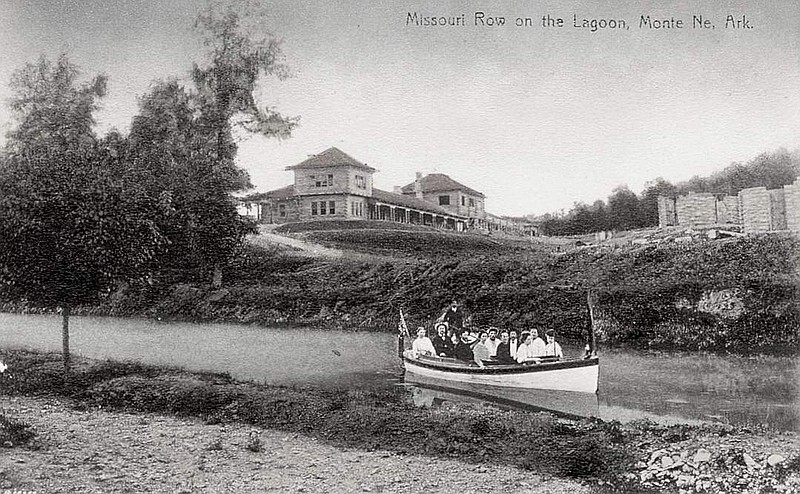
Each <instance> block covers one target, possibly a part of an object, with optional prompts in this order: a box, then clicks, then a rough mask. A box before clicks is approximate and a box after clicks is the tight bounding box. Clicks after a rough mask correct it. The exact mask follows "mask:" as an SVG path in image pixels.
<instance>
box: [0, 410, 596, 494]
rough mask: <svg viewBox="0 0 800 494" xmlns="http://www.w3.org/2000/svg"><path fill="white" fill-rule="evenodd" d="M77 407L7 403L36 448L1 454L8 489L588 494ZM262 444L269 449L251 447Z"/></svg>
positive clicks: (454, 465)
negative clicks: (29, 431) (33, 434)
mask: <svg viewBox="0 0 800 494" xmlns="http://www.w3.org/2000/svg"><path fill="white" fill-rule="evenodd" d="M75 405H76V403H74V402H72V401H70V400H61V399H53V398H35V397H10V398H9V397H3V398H2V406H3V408H4V409H5V412H6V414H7V416H9V417H10V418H13V419H17V420H21V421H24V422H27V423H30V424H31V425H32V426H33V427H34V429H35V430H36V431H37V433H38V436H37V439H36V440H35V443H34V446H35V447H36V448H38V449H31V448H14V449H4V450H0V489H16V490H18V491H20V490H22V491H33V492H36V493H51V492H52V493H63V492H85V493H109V492H131V493H136V492H172V493H185V494H189V493H195V492H209V493H216V492H276V493H277V492H308V493H312V492H319V493H329V492H397V493H401V492H402V493H406V492H438V493H466V492H520V493H524V492H537V493H554V494H555V493H588V492H592V489H591V488H590V487H588V486H587V485H584V484H582V483H579V482H576V481H571V480H566V479H559V478H552V477H544V476H541V475H537V474H535V473H533V472H530V471H524V470H520V469H517V468H514V467H510V466H504V465H497V464H487V465H478V466H476V465H474V464H469V463H464V462H461V461H458V460H455V459H439V458H430V457H425V456H418V455H403V454H397V453H391V452H383V451H363V450H351V449H342V448H337V447H334V446H330V445H327V444H324V443H323V442H320V441H318V440H316V439H314V438H310V437H307V436H304V435H300V434H296V433H286V432H280V431H274V430H266V429H263V428H259V427H254V426H249V425H243V424H224V425H220V424H217V425H209V424H206V423H203V422H202V421H201V420H199V419H189V418H175V417H168V416H163V415H157V414H153V413H131V412H119V411H110V410H105V409H99V408H92V409H88V410H79V409H76V408H75ZM255 438H257V441H258V442H260V445H261V448H262V451H251V450H250V449H248V444H252V443H253V441H256V439H255Z"/></svg>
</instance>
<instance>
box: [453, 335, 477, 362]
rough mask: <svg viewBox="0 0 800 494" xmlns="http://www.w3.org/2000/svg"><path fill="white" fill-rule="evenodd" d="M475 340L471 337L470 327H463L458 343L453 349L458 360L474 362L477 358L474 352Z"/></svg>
mask: <svg viewBox="0 0 800 494" xmlns="http://www.w3.org/2000/svg"><path fill="white" fill-rule="evenodd" d="M475 341H476V340H473V339H472V338H470V336H469V330H468V329H462V330H461V337H460V338H459V339H458V343H457V344H456V347H455V349H454V350H453V355H455V357H456V358H457V359H458V360H463V361H465V362H472V361H473V359H474V358H475V356H474V355H473V354H472V345H474V344H475Z"/></svg>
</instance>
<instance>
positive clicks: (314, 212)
mask: <svg viewBox="0 0 800 494" xmlns="http://www.w3.org/2000/svg"><path fill="white" fill-rule="evenodd" d="M316 215H317V203H316V202H312V203H311V216H316Z"/></svg>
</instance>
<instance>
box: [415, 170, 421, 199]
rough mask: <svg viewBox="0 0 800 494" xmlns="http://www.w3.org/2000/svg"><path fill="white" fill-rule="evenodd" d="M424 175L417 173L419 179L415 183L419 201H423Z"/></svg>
mask: <svg viewBox="0 0 800 494" xmlns="http://www.w3.org/2000/svg"><path fill="white" fill-rule="evenodd" d="M421 182H422V173H421V172H417V179H416V180H415V181H414V195H416V196H417V199H422V183H421Z"/></svg>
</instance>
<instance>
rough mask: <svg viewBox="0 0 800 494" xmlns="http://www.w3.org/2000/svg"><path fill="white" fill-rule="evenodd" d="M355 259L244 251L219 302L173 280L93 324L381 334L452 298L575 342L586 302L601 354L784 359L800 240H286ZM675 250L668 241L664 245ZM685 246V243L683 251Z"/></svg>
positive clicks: (427, 317)
mask: <svg viewBox="0 0 800 494" xmlns="http://www.w3.org/2000/svg"><path fill="white" fill-rule="evenodd" d="M291 235H292V236H299V237H302V238H305V239H314V240H316V241H319V242H321V243H325V244H327V245H328V246H333V247H336V248H337V249H344V250H350V251H355V252H362V253H364V252H369V253H370V254H381V256H380V259H383V260H380V261H379V260H375V259H374V258H369V259H368V260H364V259H367V258H362V259H351V258H348V257H346V256H345V257H343V258H329V257H309V256H302V255H298V253H297V252H296V251H294V250H292V249H287V248H284V247H276V248H264V247H263V246H260V247H254V246H251V247H250V248H249V249H248V250H247V252H246V254H245V255H244V256H242V258H241V259H240V260H239V262H238V263H237V264H236V265H234V266H230V267H229V269H228V270H227V274H226V284H225V287H224V288H223V289H221V290H212V289H211V288H210V287H209V286H207V285H202V284H196V283H191V282H189V281H186V282H184V283H181V284H170V283H163V284H159V283H155V284H153V285H148V286H142V287H131V288H129V289H128V291H127V292H126V293H125V294H124V295H123V296H119V295H118V296H116V297H113V300H112V299H109V301H108V303H106V304H105V305H104V306H103V307H101V308H100V310H99V311H100V313H104V314H117V315H145V316H158V317H162V318H174V319H184V320H202V321H235V322H242V323H255V324H276V323H279V324H308V325H315V326H325V327H338V328H354V329H374V330H380V331H395V329H396V326H397V315H398V313H399V310H400V308H403V310H404V311H405V313H406V315H407V317H408V319H409V324H412V325H416V324H423V323H430V322H431V321H432V320H433V319H434V318H435V317H437V316H438V314H439V311H440V310H441V309H442V308H443V307H445V305H446V304H447V302H448V301H449V300H450V299H452V298H457V299H460V300H462V301H463V302H464V304H465V306H466V308H467V309H468V311H469V312H471V313H472V314H473V321H474V323H475V324H477V325H479V326H487V325H495V326H500V327H507V328H517V329H522V328H526V327H530V326H538V327H540V328H553V329H555V330H557V331H558V333H559V334H560V335H561V336H562V337H563V338H573V339H583V338H585V337H586V330H587V328H588V326H589V318H588V313H587V310H586V292H587V291H588V290H592V291H593V292H595V293H596V294H597V306H596V309H597V311H596V313H597V314H596V315H597V319H596V329H597V330H598V332H599V335H600V337H601V338H602V339H604V340H605V341H608V342H634V343H637V344H640V345H645V346H659V347H671V348H687V349H715V350H735V351H750V350H757V351H798V350H800V344H799V340H800V339H799V338H798V334H797V333H798V332H797V329H796V328H798V327H800V308H799V306H798V303H797V301H798V300H800V298H799V296H800V289H799V288H798V287H799V286H800V276H799V275H798V266H800V242H798V239H797V238H796V237H792V236H788V235H779V234H775V235H765V236H759V237H742V238H727V239H720V240H713V241H712V240H708V239H707V238H706V237H705V236H703V235H699V234H697V233H695V234H694V237H691V236H689V235H687V234H686V233H685V232H677V231H675V232H663V231H661V232H657V231H653V230H649V231H643V232H639V233H638V234H637V238H632V237H629V239H628V241H629V242H628V243H625V244H622V245H619V244H613V243H608V244H601V245H590V246H583V247H575V239H571V240H564V239H561V240H559V241H558V242H556V245H553V243H552V242H551V241H548V240H541V239H523V240H520V239H503V238H486V237H481V236H477V235H472V234H470V235H465V234H460V235H458V234H452V233H441V232H435V231H411V230H409V231H399V230H377V229H367V230H362V229H349V230H340V229H337V230H329V231H322V230H314V231H304V232H299V231H296V232H295V233H291ZM676 239H678V240H677V241H676ZM687 239H688V240H687Z"/></svg>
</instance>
